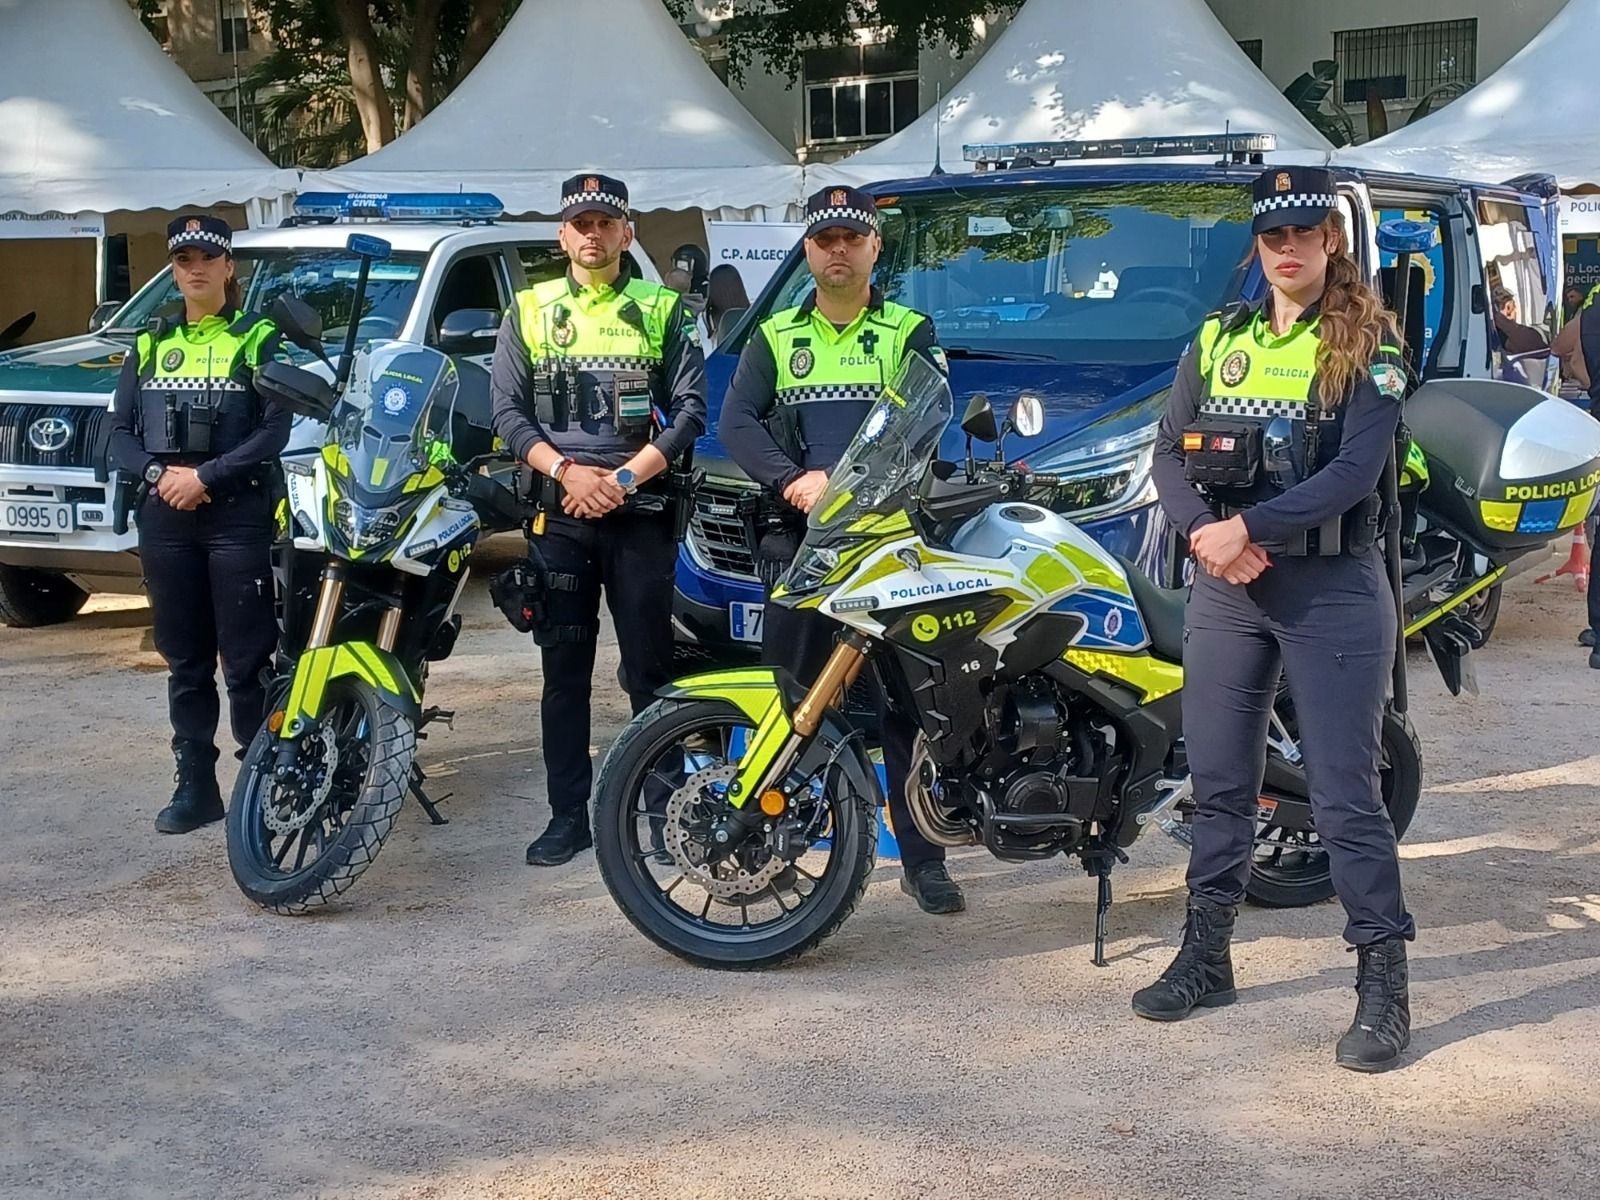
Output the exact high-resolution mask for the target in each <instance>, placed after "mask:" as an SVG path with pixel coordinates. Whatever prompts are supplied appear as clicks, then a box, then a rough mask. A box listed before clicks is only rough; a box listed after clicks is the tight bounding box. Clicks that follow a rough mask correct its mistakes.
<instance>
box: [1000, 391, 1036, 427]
mask: <svg viewBox="0 0 1600 1200" xmlns="http://www.w3.org/2000/svg"><path fill="white" fill-rule="evenodd" d="M1008 423H1009V424H1010V426H1011V428H1013V429H1015V430H1016V431H1017V432H1018V433H1020V434H1021V435H1022V436H1023V437H1038V436H1039V435H1040V434H1041V433H1043V432H1044V401H1042V400H1040V399H1039V397H1038V395H1037V394H1036V393H1034V392H1023V393H1022V395H1020V396H1018V397H1017V402H1016V403H1015V404H1014V405H1012V406H1011V416H1010V418H1009V422H1008Z"/></svg>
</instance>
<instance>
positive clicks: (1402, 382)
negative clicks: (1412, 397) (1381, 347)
mask: <svg viewBox="0 0 1600 1200" xmlns="http://www.w3.org/2000/svg"><path fill="white" fill-rule="evenodd" d="M1372 382H1373V383H1375V384H1377V385H1378V391H1379V392H1380V393H1382V394H1383V395H1385V396H1387V397H1388V398H1389V399H1391V400H1401V399H1404V398H1405V394H1406V376H1405V372H1404V371H1402V370H1401V369H1400V368H1399V367H1397V366H1395V365H1394V363H1388V362H1380V363H1373V364H1372Z"/></svg>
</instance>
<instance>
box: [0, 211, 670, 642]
mask: <svg viewBox="0 0 1600 1200" xmlns="http://www.w3.org/2000/svg"><path fill="white" fill-rule="evenodd" d="M500 211H501V209H500V202H499V201H498V200H495V199H494V198H493V197H492V196H484V195H472V194H467V195H441V196H406V195H399V194H391V195H387V196H380V195H354V194H353V195H343V194H332V193H317V194H310V193H308V194H306V195H303V196H301V198H300V200H299V201H298V202H297V204H296V206H295V216H294V217H292V218H290V220H289V221H288V222H286V223H285V224H284V225H282V226H280V227H279V228H276V229H259V230H249V231H242V232H240V233H238V234H236V235H235V236H234V259H235V261H236V263H237V266H238V278H239V282H240V284H241V286H242V287H243V289H244V295H245V307H246V308H247V309H249V310H252V311H255V312H265V311H266V310H267V308H268V307H269V306H270V305H271V303H272V301H273V300H274V299H275V298H276V297H277V296H278V295H279V294H280V293H283V292H288V293H290V294H292V295H295V296H297V297H299V298H300V299H301V300H303V301H305V302H306V303H308V304H310V305H311V306H312V307H313V308H315V309H316V310H317V311H318V312H319V313H320V314H321V316H322V322H323V336H324V338H325V339H326V342H327V349H328V353H329V354H330V355H331V356H337V354H338V353H339V352H340V351H341V350H342V349H343V345H344V338H345V328H346V326H347V324H348V322H349V320H350V318H351V314H350V311H349V308H350V301H351V298H352V296H353V294H354V291H355V279H356V269H357V265H358V260H357V259H356V257H355V256H354V255H352V254H350V253H349V252H348V251H347V250H346V249H345V241H346V239H347V238H348V237H349V235H350V233H351V232H352V231H353V230H354V229H359V230H360V232H363V233H371V234H374V235H376V236H379V237H382V238H383V239H384V240H385V241H387V242H389V243H390V245H391V246H392V247H393V254H392V255H391V257H389V258H388V259H387V260H385V261H383V262H379V263H377V264H375V265H374V267H373V270H372V278H371V280H370V281H369V282H368V286H367V294H366V301H365V303H364V305H363V311H362V312H361V313H360V314H358V316H357V320H358V321H359V325H358V327H357V336H358V339H359V340H361V341H366V340H368V339H372V338H398V339H401V340H405V341H415V342H419V343H422V344H425V345H429V346H434V347H437V348H438V349H441V350H443V351H445V352H446V353H448V354H450V355H452V356H453V357H454V358H455V359H456V362H457V365H458V366H459V367H460V369H461V393H460V399H459V401H458V404H457V409H456V425H457V428H456V429H455V430H454V431H453V433H454V435H455V437H456V439H457V440H458V449H465V452H466V453H476V452H477V451H476V450H475V449H473V448H470V447H463V446H462V445H460V444H459V443H460V440H461V439H463V438H464V439H466V441H467V442H473V441H475V440H478V439H482V440H483V441H484V445H483V447H482V448H483V449H487V447H488V439H489V438H490V437H491V436H492V435H491V434H490V431H489V375H488V364H489V357H490V355H491V354H492V352H493V350H494V337H493V333H492V330H493V329H494V328H496V327H497V326H498V324H499V320H500V315H501V314H502V313H504V312H505V310H506V308H507V307H508V306H509V304H510V303H511V298H512V295H513V293H514V292H515V291H517V290H518V289H520V288H523V287H527V286H528V285H529V284H532V283H538V282H540V281H542V280H545V279H551V278H554V277H555V276H557V275H559V274H561V273H562V272H563V271H565V270H566V255H565V254H564V253H563V252H562V251H561V249H560V247H559V246H558V245H557V242H556V233H557V226H555V225H553V224H541V223H531V222H520V221H511V222H497V221H496V218H497V217H499V215H500ZM401 214H406V216H405V217H404V218H402V217H401ZM632 265H633V268H634V270H635V271H636V272H638V273H640V274H641V275H642V276H643V277H644V278H646V279H650V280H652V281H655V280H658V278H659V277H658V276H657V274H656V272H655V268H654V266H653V265H652V264H651V262H650V260H649V257H648V256H647V255H644V254H639V255H637V256H634V257H633V262H632ZM179 301H180V297H179V295H178V291H177V287H176V286H175V284H174V283H173V279H172V272H171V270H170V269H168V270H163V271H162V272H161V273H160V274H159V275H157V276H156V277H155V278H154V279H152V280H151V281H150V282H149V283H147V284H146V285H145V286H144V287H143V288H141V289H140V290H139V292H138V294H137V295H135V296H134V297H133V299H131V300H130V301H128V303H127V304H125V305H124V306H123V307H122V308H121V309H119V310H118V311H117V312H116V313H115V314H113V315H112V316H111V318H110V319H109V320H108V321H107V322H106V323H105V324H104V325H102V326H100V327H99V328H97V329H93V330H91V331H90V332H89V333H87V334H85V335H84V336H83V337H76V338H66V339H63V340H61V341H55V342H46V343H42V344H40V345H36V346H27V347H24V348H22V349H18V350H11V351H8V352H5V353H0V622H3V623H5V624H7V625H13V626H33V625H48V624H53V623H56V622H60V621H65V620H68V619H70V618H71V617H72V616H73V615H75V614H76V613H77V612H78V610H79V609H81V608H82V607H83V604H84V601H85V600H86V599H87V598H88V595H89V592H91V591H95V590H104V591H122V592H134V591H138V590H139V587H140V570H139V561H138V554H137V549H138V537H137V534H136V533H135V531H134V530H133V529H132V528H131V527H130V526H129V522H128V518H127V508H128V505H129V504H130V502H131V500H132V498H133V493H134V486H135V481H133V480H130V479H128V478H126V477H125V476H124V475H123V474H122V473H121V472H118V471H117V470H115V469H114V468H113V467H112V466H111V465H110V464H109V463H108V462H107V458H106V446H107V442H108V440H109V436H110V423H111V412H110V409H111V397H112V393H113V391H114V390H115V388H116V383H117V376H118V373H119V371H120V370H121V368H122V361H123V359H124V357H125V356H126V355H127V354H128V352H129V350H130V349H131V348H132V346H133V341H134V338H135V337H136V336H137V335H138V333H139V331H140V330H142V329H143V328H145V326H146V325H147V323H148V322H149V321H150V320H151V318H152V317H154V316H155V315H156V314H157V313H159V312H161V311H162V310H164V309H166V308H168V307H169V306H171V305H174V304H176V303H178V302H179ZM452 317H454V319H451V318H452ZM305 436H309V431H307V432H306V433H305V434H301V433H297V437H296V440H297V441H299V440H302V438H303V437H305Z"/></svg>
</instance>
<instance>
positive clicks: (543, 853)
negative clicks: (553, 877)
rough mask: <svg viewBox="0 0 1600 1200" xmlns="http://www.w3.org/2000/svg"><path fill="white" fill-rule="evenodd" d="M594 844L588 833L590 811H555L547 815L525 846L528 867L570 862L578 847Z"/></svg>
mask: <svg viewBox="0 0 1600 1200" xmlns="http://www.w3.org/2000/svg"><path fill="white" fill-rule="evenodd" d="M592 845H594V839H592V838H591V837H590V836H589V814H588V813H585V812H581V811H580V812H575V813H557V814H556V815H555V816H553V817H551V818H550V824H548V825H546V826H545V827H544V832H543V833H541V834H540V835H539V836H538V837H537V838H536V839H534V841H533V842H532V844H530V845H529V846H528V865H529V866H530V867H559V866H560V865H561V864H562V863H564V862H571V861H572V859H573V857H574V856H575V855H576V854H577V853H578V851H580V850H587V849H588V848H589V847H590V846H592Z"/></svg>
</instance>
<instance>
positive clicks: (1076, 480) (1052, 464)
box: [1026, 388, 1167, 519]
mask: <svg viewBox="0 0 1600 1200" xmlns="http://www.w3.org/2000/svg"><path fill="white" fill-rule="evenodd" d="M1166 407H1167V389H1165V388H1163V389H1162V390H1161V391H1159V392H1157V393H1155V394H1154V395H1153V396H1147V397H1146V398H1145V399H1143V400H1140V401H1139V402H1138V403H1136V404H1132V405H1129V406H1128V407H1127V408H1125V409H1122V410H1120V411H1118V412H1115V413H1112V414H1110V415H1109V416H1105V417H1101V418H1100V419H1099V420H1098V421H1095V422H1094V423H1092V424H1090V425H1086V426H1084V427H1083V428H1082V429H1080V430H1079V431H1078V432H1077V433H1075V434H1073V435H1072V436H1071V437H1069V438H1066V439H1065V440H1063V441H1060V442H1057V443H1056V444H1055V445H1053V446H1050V447H1048V448H1047V449H1045V450H1044V451H1043V452H1042V453H1040V454H1036V455H1035V454H1030V455H1028V456H1027V460H1026V461H1027V463H1028V466H1030V467H1031V468H1033V469H1034V470H1035V471H1038V472H1040V473H1041V474H1047V475H1057V476H1060V478H1061V487H1060V488H1059V489H1058V490H1056V491H1055V492H1054V493H1053V494H1052V496H1051V501H1050V507H1051V508H1053V509H1055V510H1056V511H1057V512H1061V513H1069V514H1071V515H1072V516H1073V517H1074V518H1075V519H1076V518H1083V517H1108V516H1113V515H1115V514H1116V513H1120V512H1127V511H1129V510H1130V509H1135V508H1141V507H1143V506H1144V505H1146V504H1150V503H1153V502H1154V500H1155V498H1156V489H1155V482H1154V480H1153V479H1152V477H1151V473H1150V466H1151V460H1152V459H1153V458H1154V456H1155V443H1156V429H1157V427H1158V426H1159V425H1160V424H1161V417H1162V414H1163V413H1165V412H1166Z"/></svg>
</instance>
